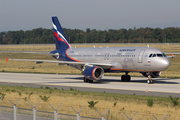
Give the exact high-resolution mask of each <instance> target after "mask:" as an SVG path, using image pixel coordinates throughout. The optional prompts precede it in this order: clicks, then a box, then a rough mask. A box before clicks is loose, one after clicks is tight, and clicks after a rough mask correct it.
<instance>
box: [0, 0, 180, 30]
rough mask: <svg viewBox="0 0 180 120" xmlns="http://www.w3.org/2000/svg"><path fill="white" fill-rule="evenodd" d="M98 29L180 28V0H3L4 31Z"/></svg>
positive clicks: (1, 26) (0, 3)
mask: <svg viewBox="0 0 180 120" xmlns="http://www.w3.org/2000/svg"><path fill="white" fill-rule="evenodd" d="M52 16H57V17H58V18H59V21H60V23H61V25H62V27H64V28H71V29H75V28H76V29H82V30H85V29H86V28H91V29H97V30H108V29H121V28H126V29H129V28H134V27H136V28H140V27H152V28H157V27H160V28H164V27H180V0H0V32H1V31H9V30H11V31H12V30H32V29H34V28H39V27H42V28H48V29H51V28H52V24H51V17H52Z"/></svg>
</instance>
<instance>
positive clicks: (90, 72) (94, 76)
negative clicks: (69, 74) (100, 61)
mask: <svg viewBox="0 0 180 120" xmlns="http://www.w3.org/2000/svg"><path fill="white" fill-rule="evenodd" d="M83 74H84V77H86V78H87V79H90V80H100V79H101V78H102V76H103V75H104V70H103V68H101V67H99V66H93V67H87V68H86V69H85V70H84V72H83Z"/></svg>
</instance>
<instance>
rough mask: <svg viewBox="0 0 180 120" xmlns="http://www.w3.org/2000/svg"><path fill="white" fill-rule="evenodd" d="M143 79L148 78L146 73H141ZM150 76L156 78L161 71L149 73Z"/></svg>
mask: <svg viewBox="0 0 180 120" xmlns="http://www.w3.org/2000/svg"><path fill="white" fill-rule="evenodd" d="M141 74H142V75H143V76H144V77H148V73H147V72H142V73H141ZM150 75H151V77H152V78H157V77H159V76H160V75H161V71H159V72H150Z"/></svg>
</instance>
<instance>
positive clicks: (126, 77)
mask: <svg viewBox="0 0 180 120" xmlns="http://www.w3.org/2000/svg"><path fill="white" fill-rule="evenodd" d="M121 80H122V81H123V82H125V81H128V82H129V81H131V76H130V75H122V76H121Z"/></svg>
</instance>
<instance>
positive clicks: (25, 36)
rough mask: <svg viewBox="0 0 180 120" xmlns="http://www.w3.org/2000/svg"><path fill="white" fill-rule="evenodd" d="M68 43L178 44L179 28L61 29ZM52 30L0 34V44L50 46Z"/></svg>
mask: <svg viewBox="0 0 180 120" xmlns="http://www.w3.org/2000/svg"><path fill="white" fill-rule="evenodd" d="M63 30H64V33H65V35H66V37H67V40H68V41H69V42H70V43H178V42H180V28H179V27H168V28H164V29H161V28H149V27H146V28H138V29H136V28H135V27H134V28H133V29H131V28H130V29H124V28H123V29H119V30H113V29H109V30H104V31H102V30H96V29H92V30H91V29H90V28H87V29H86V31H83V30H80V29H66V28H63ZM52 43H54V34H53V29H45V28H36V29H33V30H27V31H23V30H19V31H8V32H1V33H0V44H52Z"/></svg>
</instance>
